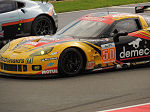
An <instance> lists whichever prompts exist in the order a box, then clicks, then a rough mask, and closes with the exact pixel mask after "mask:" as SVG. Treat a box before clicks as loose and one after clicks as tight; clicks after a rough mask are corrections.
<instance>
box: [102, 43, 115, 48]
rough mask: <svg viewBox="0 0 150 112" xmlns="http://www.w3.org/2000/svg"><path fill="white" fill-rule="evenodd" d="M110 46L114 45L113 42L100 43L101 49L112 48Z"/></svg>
mask: <svg viewBox="0 0 150 112" xmlns="http://www.w3.org/2000/svg"><path fill="white" fill-rule="evenodd" d="M112 47H115V44H114V43H108V44H103V45H101V48H102V49H107V48H112Z"/></svg>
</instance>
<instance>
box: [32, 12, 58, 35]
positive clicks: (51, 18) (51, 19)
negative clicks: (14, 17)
mask: <svg viewBox="0 0 150 112" xmlns="http://www.w3.org/2000/svg"><path fill="white" fill-rule="evenodd" d="M40 16H46V17H48V18H49V19H50V21H51V22H52V24H53V27H54V31H53V34H55V33H56V31H57V27H56V25H55V21H54V19H53V17H52V16H49V15H48V14H44V13H43V14H40V15H38V16H36V17H35V19H34V21H35V20H36V19H37V18H38V17H40ZM34 21H33V22H32V25H31V27H32V26H33V23H34Z"/></svg>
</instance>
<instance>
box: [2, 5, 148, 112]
mask: <svg viewBox="0 0 150 112" xmlns="http://www.w3.org/2000/svg"><path fill="white" fill-rule="evenodd" d="M146 5H147V3H146ZM133 6H135V5H128V6H122V7H112V8H104V9H95V10H88V11H77V12H71V13H62V14H58V16H59V29H60V28H62V27H63V26H65V25H66V24H68V23H69V22H71V21H73V20H75V19H76V18H78V17H80V16H82V15H84V14H88V13H93V12H98V11H107V10H109V11H111V10H112V11H119V12H132V13H133V12H134V7H133ZM149 73H150V66H146V67H140V68H135V69H127V70H117V71H107V72H95V73H88V74H81V75H79V76H76V77H65V78H55V77H54V78H47V79H30V78H12V77H0V112H41V111H43V112H95V111H99V110H106V109H111V108H118V107H124V106H129V105H135V104H141V103H148V102H150V94H149V93H150V74H149Z"/></svg>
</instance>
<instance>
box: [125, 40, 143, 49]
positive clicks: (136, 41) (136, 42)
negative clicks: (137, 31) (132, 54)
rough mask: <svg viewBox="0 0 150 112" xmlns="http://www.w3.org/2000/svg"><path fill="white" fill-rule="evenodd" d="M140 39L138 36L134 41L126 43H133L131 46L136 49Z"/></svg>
mask: <svg viewBox="0 0 150 112" xmlns="http://www.w3.org/2000/svg"><path fill="white" fill-rule="evenodd" d="M140 41H142V39H140V38H138V39H136V40H135V41H133V42H130V43H128V45H133V47H134V48H135V49H137V48H139V46H140Z"/></svg>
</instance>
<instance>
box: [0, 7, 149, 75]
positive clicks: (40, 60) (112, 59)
mask: <svg viewBox="0 0 150 112" xmlns="http://www.w3.org/2000/svg"><path fill="white" fill-rule="evenodd" d="M140 10H141V9H140ZM149 20H150V17H148V16H141V15H138V14H130V13H116V12H112V13H110V14H108V13H107V12H100V13H93V14H88V15H85V16H83V17H81V18H78V19H77V20H76V21H74V22H72V23H71V24H69V25H67V26H66V27H64V28H63V29H61V30H60V31H59V32H57V33H56V34H55V35H54V36H34V37H24V38H19V39H16V40H13V41H11V42H9V43H8V44H6V45H5V46H4V47H3V48H2V49H1V50H0V72H2V75H8V74H9V75H16V76H17V75H18V76H47V75H48V74H50V75H57V74H58V73H59V75H62V74H66V75H76V74H78V73H81V72H83V71H97V70H105V69H110V68H121V67H126V66H132V65H139V64H145V63H149V60H150V29H148V27H149V25H150V21H149Z"/></svg>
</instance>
